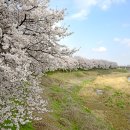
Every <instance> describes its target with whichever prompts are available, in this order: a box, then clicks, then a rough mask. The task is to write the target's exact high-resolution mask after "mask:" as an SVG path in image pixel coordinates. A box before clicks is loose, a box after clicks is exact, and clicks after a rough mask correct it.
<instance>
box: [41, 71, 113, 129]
mask: <svg viewBox="0 0 130 130" xmlns="http://www.w3.org/2000/svg"><path fill="white" fill-rule="evenodd" d="M91 72H92V70H91V71H90V73H91ZM86 75H87V71H77V72H75V71H73V72H59V71H58V72H56V73H50V72H49V73H47V76H45V77H44V76H43V85H44V80H45V81H46V83H45V84H46V88H45V91H46V92H47V93H46V94H47V97H48V98H49V104H50V109H51V110H52V113H50V114H49V115H48V117H49V118H51V119H53V127H57V129H59V130H87V129H88V130H112V127H111V126H110V125H108V124H107V123H106V122H104V121H103V120H102V119H99V118H97V117H96V116H95V115H94V114H93V112H92V110H91V109H89V108H88V107H86V103H85V100H84V98H82V97H81V96H80V95H79V92H80V90H81V89H82V87H83V86H85V85H87V84H90V83H91V82H93V80H94V77H92V78H91V76H90V77H86V78H85V80H83V78H84V77H85V76H86ZM47 78H48V79H51V80H52V81H53V82H52V84H51V83H50V82H49V81H51V80H47ZM72 79H73V81H75V82H72V81H71V80H72ZM47 82H48V83H47ZM60 83H62V84H63V85H62V86H60V85H59V84H60ZM75 83H76V84H75ZM46 129H48V127H47V128H46Z"/></svg>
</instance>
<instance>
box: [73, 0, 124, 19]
mask: <svg viewBox="0 0 130 130" xmlns="http://www.w3.org/2000/svg"><path fill="white" fill-rule="evenodd" d="M74 2H75V4H76V6H77V8H78V10H79V11H78V13H76V14H73V15H72V16H71V18H75V19H76V18H77V19H79V18H84V19H85V17H87V16H88V15H89V14H90V12H91V10H92V8H93V7H95V6H96V7H99V8H100V9H101V10H103V11H105V10H108V9H109V8H110V7H111V6H112V5H114V4H120V3H125V2H126V0H74Z"/></svg>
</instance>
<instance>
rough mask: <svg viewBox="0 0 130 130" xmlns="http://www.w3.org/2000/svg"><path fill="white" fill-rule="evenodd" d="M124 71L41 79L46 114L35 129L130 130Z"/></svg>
mask: <svg viewBox="0 0 130 130" xmlns="http://www.w3.org/2000/svg"><path fill="white" fill-rule="evenodd" d="M129 75H130V74H129V73H128V72H127V71H126V70H122V69H118V70H89V71H77V72H75V71H74V72H58V71H57V72H54V73H53V72H50V73H47V74H46V75H45V76H43V77H42V86H44V95H45V97H46V99H47V100H48V103H49V104H48V109H49V110H50V112H49V113H46V114H44V115H43V120H42V121H40V122H34V127H35V129H36V130H130V111H129V110H130V89H129V88H130V83H129V82H128V80H127V77H128V76H129Z"/></svg>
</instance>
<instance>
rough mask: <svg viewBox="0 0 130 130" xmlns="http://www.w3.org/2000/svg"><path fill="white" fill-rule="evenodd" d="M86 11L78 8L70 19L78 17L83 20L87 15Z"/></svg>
mask: <svg viewBox="0 0 130 130" xmlns="http://www.w3.org/2000/svg"><path fill="white" fill-rule="evenodd" d="M88 14H89V13H88V12H87V11H86V10H80V11H79V12H77V13H75V14H73V15H72V16H71V18H72V19H79V20H83V19H86V18H87V16H88Z"/></svg>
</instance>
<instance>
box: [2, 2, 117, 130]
mask: <svg viewBox="0 0 130 130" xmlns="http://www.w3.org/2000/svg"><path fill="white" fill-rule="evenodd" d="M48 4H49V1H48V0H0V129H3V130H4V129H6V128H8V127H7V126H10V128H11V127H12V126H15V128H16V130H19V129H20V125H24V124H26V123H28V122H30V121H31V120H40V116H39V115H40V113H44V112H46V111H47V110H46V104H47V103H46V101H45V100H44V99H43V98H42V97H41V95H42V89H41V88H40V87H39V84H40V80H39V79H40V76H41V74H42V73H43V72H46V71H54V70H57V69H63V70H73V69H74V70H77V69H79V68H81V69H85V70H87V69H92V68H103V69H108V68H115V67H116V66H117V64H116V63H113V62H108V61H103V60H87V59H84V58H81V57H73V53H75V49H73V50H70V49H68V48H67V47H66V46H63V45H60V44H59V41H60V40H61V39H62V38H64V37H66V36H68V35H70V34H71V33H69V32H68V29H67V27H64V26H58V24H57V23H58V22H59V21H62V20H63V19H64V10H54V9H50V8H49V6H48ZM36 75H37V76H36ZM34 113H37V114H36V115H35V114H34Z"/></svg>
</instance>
